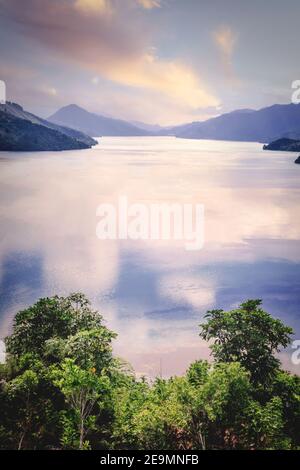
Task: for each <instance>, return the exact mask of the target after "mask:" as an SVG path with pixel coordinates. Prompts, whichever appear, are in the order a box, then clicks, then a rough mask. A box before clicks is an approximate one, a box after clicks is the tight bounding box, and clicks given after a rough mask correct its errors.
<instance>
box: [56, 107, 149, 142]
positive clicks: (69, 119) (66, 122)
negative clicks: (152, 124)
mask: <svg viewBox="0 0 300 470" xmlns="http://www.w3.org/2000/svg"><path fill="white" fill-rule="evenodd" d="M48 120H49V121H51V122H52V123H55V124H59V125H61V126H70V127H72V128H73V129H77V130H80V131H82V132H85V133H86V134H88V135H90V136H92V137H102V136H143V135H152V133H151V132H150V131H148V130H146V129H141V128H139V127H137V126H135V125H133V124H131V123H129V122H126V121H122V120H120V119H113V118H109V117H105V116H101V115H98V114H94V113H90V112H89V111H86V110H85V109H83V108H81V107H80V106H77V105H76V104H70V105H68V106H65V107H63V108H61V109H59V110H58V111H57V112H56V113H54V114H53V115H52V116H50V117H49V118H48Z"/></svg>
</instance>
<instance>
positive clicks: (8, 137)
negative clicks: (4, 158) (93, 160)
mask: <svg viewBox="0 0 300 470" xmlns="http://www.w3.org/2000/svg"><path fill="white" fill-rule="evenodd" d="M96 143H97V142H96V141H95V140H93V139H91V138H90V137H89V136H86V135H84V134H82V133H81V132H78V131H75V130H73V129H69V128H66V127H61V126H57V125H54V124H52V123H50V122H48V121H46V120H45V119H41V118H39V117H38V116H35V115H34V114H31V113H28V112H26V111H24V109H23V108H22V106H20V105H18V104H16V103H10V102H7V103H5V104H0V150H8V151H9V150H12V151H42V150H49V151H52V150H54V151H56V150H76V149H87V148H90V147H91V146H92V145H95V144H96Z"/></svg>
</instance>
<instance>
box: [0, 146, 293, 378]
mask: <svg viewBox="0 0 300 470" xmlns="http://www.w3.org/2000/svg"><path fill="white" fill-rule="evenodd" d="M294 159H295V155H293V154H289V153H284V152H279V153H276V152H275V153H271V152H264V151H262V146H261V145H260V144H256V143H237V142H216V141H196V140H183V139H175V138H172V137H153V138H152V137H146V138H144V137H138V138H131V137H126V138H103V139H101V140H100V145H98V146H97V147H95V148H93V149H91V150H81V151H68V152H61V153H55V152H40V153H22V154H17V153H7V152H1V153H0V201H1V202H0V211H1V214H0V220H1V229H0V230H1V232H0V236H1V240H0V242H1V245H0V280H1V287H0V288H1V296H0V336H2V337H3V336H5V335H6V334H7V333H9V331H10V328H11V325H12V320H13V317H14V314H15V313H16V312H17V311H18V310H19V309H21V308H23V307H25V306H28V305H30V304H31V303H33V302H34V301H36V300H37V299H38V298H40V297H41V296H47V295H48V296H50V295H53V294H55V293H56V294H61V295H65V294H68V293H69V292H73V291H82V292H84V293H86V295H87V296H88V297H89V298H90V299H91V300H92V302H93V304H94V305H95V307H97V308H98V309H99V310H100V311H101V312H102V314H103V316H104V317H105V319H106V321H107V324H108V326H110V327H111V328H112V329H114V330H115V331H116V332H117V333H118V335H119V336H118V339H117V341H116V342H115V344H114V349H115V352H116V354H118V355H121V356H122V357H123V358H125V359H127V360H128V361H129V362H131V364H132V365H133V366H134V368H135V369H136V370H137V371H138V373H141V374H142V373H145V374H148V375H152V376H153V375H156V374H158V373H160V372H161V373H162V374H163V375H166V376H168V375H171V374H174V373H182V372H183V371H184V370H185V368H186V367H187V365H188V364H189V363H190V362H191V361H192V360H194V359H196V358H199V357H202V358H208V357H209V350H208V347H207V344H206V343H205V342H203V341H201V340H200V338H199V336H198V324H199V322H200V321H201V319H202V318H203V314H204V313H205V312H206V310H207V309H209V308H224V309H227V308H231V307H234V306H236V305H238V303H239V302H240V301H243V300H245V299H247V298H262V299H263V301H264V307H265V308H266V309H267V310H268V311H270V312H271V313H272V314H273V315H274V316H276V317H279V318H281V319H282V320H284V321H285V322H286V323H287V324H289V325H291V326H292V327H293V328H294V329H295V332H296V334H295V338H300V314H299V305H300V291H299V279H300V249H299V248H300V242H299V240H300V218H299V215H300V214H299V202H298V201H299V188H300V184H299V183H300V167H299V166H296V165H294V163H293V161H294ZM120 195H126V196H127V197H128V201H129V203H131V202H145V203H149V202H180V203H183V202H187V203H202V204H204V205H205V244H204V248H203V249H202V250H201V251H193V252H188V251H186V250H185V247H184V243H183V242H178V241H160V242H159V241H135V242H134V241H130V240H123V241H107V240H106V241H100V240H98V239H97V237H96V224H97V222H98V219H97V217H96V208H97V206H98V205H99V204H100V203H103V202H108V203H113V202H117V201H118V197H119V196H120ZM281 357H282V360H283V362H284V365H285V367H288V368H289V369H291V370H294V371H295V372H297V370H296V369H297V367H296V366H293V365H292V364H291V360H290V353H289V351H286V352H284V353H283V354H282V356H281ZM298 368H299V366H298ZM298 373H299V370H298Z"/></svg>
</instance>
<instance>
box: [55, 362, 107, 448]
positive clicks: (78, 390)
mask: <svg viewBox="0 0 300 470" xmlns="http://www.w3.org/2000/svg"><path fill="white" fill-rule="evenodd" d="M52 374H53V383H54V384H55V385H56V386H57V387H58V388H59V389H60V390H61V392H62V393H63V395H64V396H65V399H66V402H67V404H68V406H69V407H70V409H71V410H72V412H73V417H74V422H73V424H74V426H75V427H77V431H78V442H79V444H78V447H79V449H83V448H84V447H87V446H88V441H85V438H86V436H87V434H88V432H89V431H91V430H92V429H94V427H95V421H96V414H95V412H96V410H95V408H96V405H97V407H98V408H99V406H101V401H103V397H104V395H105V393H107V391H108V390H109V380H108V378H107V377H105V376H99V375H97V374H96V369H94V368H92V369H82V368H81V367H79V366H78V365H76V364H75V362H74V360H73V359H65V360H64V362H63V363H62V364H61V365H60V366H54V367H53V369H52ZM66 416H67V415H66V414H64V418H65V419H64V421H63V422H64V424H65V425H66V424H68V429H67V433H65V434H64V435H65V436H66V435H68V436H69V435H70V424H72V423H70V422H68V421H67V420H66Z"/></svg>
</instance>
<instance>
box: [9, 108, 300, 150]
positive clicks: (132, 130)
mask: <svg viewBox="0 0 300 470" xmlns="http://www.w3.org/2000/svg"><path fill="white" fill-rule="evenodd" d="M154 135H157V136H164V135H173V136H176V137H179V138H186V139H212V140H233V141H250V142H262V143H269V142H271V144H270V146H268V147H266V148H267V149H270V150H273V149H284V150H286V149H287V148H288V147H289V148H293V149H295V148H297V149H298V146H296V144H295V143H293V141H297V142H298V141H300V104H299V105H295V104H286V105H273V106H270V107H267V108H262V109H260V110H258V111H255V110H252V109H241V110H237V111H233V112H231V113H227V114H222V115H221V116H218V117H215V118H211V119H208V120H207V121H203V122H193V123H190V124H185V125H182V126H175V127H171V128H170V127H169V128H161V127H160V126H158V125H150V124H145V123H141V122H135V124H133V123H130V122H126V121H123V120H120V119H114V118H111V117H106V116H102V115H98V114H95V113H90V112H89V111H86V110H85V109H83V108H81V107H79V106H77V105H75V104H71V105H69V106H65V107H63V108H61V109H59V110H58V111H57V112H56V113H55V114H53V115H52V116H50V117H49V118H48V119H47V120H45V119H42V118H39V117H37V116H35V115H34V114H31V113H28V112H26V111H24V109H23V108H22V107H21V106H19V105H17V104H15V103H6V104H1V105H0V150H68V149H82V148H90V147H91V146H92V145H95V144H96V143H97V142H96V141H95V140H94V139H93V138H92V137H93V136H94V137H101V136H154ZM278 139H285V140H284V141H283V143H282V142H279V144H277V143H276V142H277V141H278ZM289 140H290V141H291V142H289ZM273 142H275V144H274V145H273ZM280 146H281V147H280ZM278 147H280V148H278ZM297 151H298V150H297Z"/></svg>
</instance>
